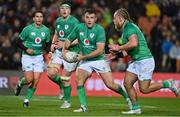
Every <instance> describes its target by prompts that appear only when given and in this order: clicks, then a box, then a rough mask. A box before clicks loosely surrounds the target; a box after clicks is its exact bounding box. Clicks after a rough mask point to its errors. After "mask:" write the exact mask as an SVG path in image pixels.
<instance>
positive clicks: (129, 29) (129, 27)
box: [122, 21, 152, 61]
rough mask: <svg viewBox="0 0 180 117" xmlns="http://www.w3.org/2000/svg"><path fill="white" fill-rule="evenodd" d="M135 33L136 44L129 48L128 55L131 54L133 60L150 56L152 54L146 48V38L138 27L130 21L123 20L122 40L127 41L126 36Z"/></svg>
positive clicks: (124, 42)
mask: <svg viewBox="0 0 180 117" xmlns="http://www.w3.org/2000/svg"><path fill="white" fill-rule="evenodd" d="M133 34H136V35H137V41H138V46H137V47H135V48H133V49H131V50H129V51H128V55H130V56H131V58H132V60H133V61H138V60H142V59H146V58H152V54H151V52H150V50H149V48H148V45H147V42H146V39H145V37H144V35H143V33H142V32H141V30H140V29H139V28H138V26H137V25H135V24H134V23H131V22H129V21H125V23H124V25H123V28H122V42H123V44H126V43H127V42H128V38H129V37H130V36H131V35H133Z"/></svg>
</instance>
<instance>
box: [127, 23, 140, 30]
mask: <svg viewBox="0 0 180 117" xmlns="http://www.w3.org/2000/svg"><path fill="white" fill-rule="evenodd" d="M137 27H138V26H137V25H136V24H134V23H133V22H127V24H126V26H125V28H131V29H136V28H137Z"/></svg>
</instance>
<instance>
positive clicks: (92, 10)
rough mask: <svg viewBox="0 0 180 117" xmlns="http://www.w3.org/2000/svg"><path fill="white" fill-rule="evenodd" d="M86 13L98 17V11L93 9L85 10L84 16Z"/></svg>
mask: <svg viewBox="0 0 180 117" xmlns="http://www.w3.org/2000/svg"><path fill="white" fill-rule="evenodd" d="M85 13H89V14H95V15H96V10H95V9H93V8H88V9H86V10H85V12H84V14H85Z"/></svg>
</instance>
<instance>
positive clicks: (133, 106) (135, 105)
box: [132, 103, 140, 110]
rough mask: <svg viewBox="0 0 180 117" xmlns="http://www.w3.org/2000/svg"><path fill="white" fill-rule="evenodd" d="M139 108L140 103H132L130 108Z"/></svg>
mask: <svg viewBox="0 0 180 117" xmlns="http://www.w3.org/2000/svg"><path fill="white" fill-rule="evenodd" d="M136 109H140V105H139V104H138V103H133V104H132V110H136Z"/></svg>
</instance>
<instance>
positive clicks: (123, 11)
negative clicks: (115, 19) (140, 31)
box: [116, 8, 133, 22]
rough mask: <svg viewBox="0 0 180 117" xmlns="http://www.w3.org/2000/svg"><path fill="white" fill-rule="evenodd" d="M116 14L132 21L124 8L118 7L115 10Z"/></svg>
mask: <svg viewBox="0 0 180 117" xmlns="http://www.w3.org/2000/svg"><path fill="white" fill-rule="evenodd" d="M116 13H117V15H121V16H122V17H123V18H124V19H126V20H128V21H130V22H133V21H132V19H131V17H130V15H129V13H128V11H127V10H126V9H125V8H120V9H118V10H117V11H116Z"/></svg>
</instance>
